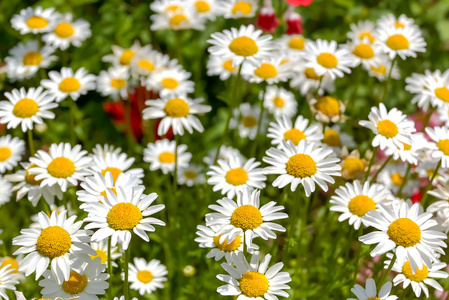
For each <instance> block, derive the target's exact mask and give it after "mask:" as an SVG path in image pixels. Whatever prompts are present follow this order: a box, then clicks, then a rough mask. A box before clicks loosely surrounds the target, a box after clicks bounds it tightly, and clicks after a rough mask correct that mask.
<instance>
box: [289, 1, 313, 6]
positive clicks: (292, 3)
mask: <svg viewBox="0 0 449 300" xmlns="http://www.w3.org/2000/svg"><path fill="white" fill-rule="evenodd" d="M285 1H287V3H288V4H291V5H293V6H301V5H302V6H309V5H310V3H312V1H313V0H285Z"/></svg>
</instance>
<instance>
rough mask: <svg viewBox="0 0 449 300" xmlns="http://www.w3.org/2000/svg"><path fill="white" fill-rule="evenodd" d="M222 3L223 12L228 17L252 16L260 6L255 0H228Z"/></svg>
mask: <svg viewBox="0 0 449 300" xmlns="http://www.w3.org/2000/svg"><path fill="white" fill-rule="evenodd" d="M220 4H221V5H220V10H221V14H222V15H223V17H225V18H226V19H239V18H252V17H254V15H255V14H256V11H257V8H258V7H257V1H255V0H228V1H223V2H222V3H220Z"/></svg>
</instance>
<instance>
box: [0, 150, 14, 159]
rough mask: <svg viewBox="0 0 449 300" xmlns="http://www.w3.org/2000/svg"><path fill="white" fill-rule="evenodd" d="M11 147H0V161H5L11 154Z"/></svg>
mask: <svg viewBox="0 0 449 300" xmlns="http://www.w3.org/2000/svg"><path fill="white" fill-rule="evenodd" d="M11 153H12V152H11V149H10V148H9V147H0V161H5V160H7V159H8V158H9V157H10V156H11Z"/></svg>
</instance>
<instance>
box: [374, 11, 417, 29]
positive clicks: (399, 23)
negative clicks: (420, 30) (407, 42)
mask: <svg viewBox="0 0 449 300" xmlns="http://www.w3.org/2000/svg"><path fill="white" fill-rule="evenodd" d="M414 24H415V21H414V20H413V19H411V18H408V17H407V16H406V15H404V14H402V15H400V16H399V18H396V17H395V16H394V15H393V14H388V15H386V16H382V17H381V18H380V19H379V20H377V27H378V28H383V27H391V28H406V27H413V26H414Z"/></svg>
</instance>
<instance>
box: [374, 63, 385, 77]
mask: <svg viewBox="0 0 449 300" xmlns="http://www.w3.org/2000/svg"><path fill="white" fill-rule="evenodd" d="M371 71H373V72H374V73H378V74H383V75H385V73H386V72H387V68H385V66H383V65H380V66H379V68H376V67H374V66H371Z"/></svg>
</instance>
